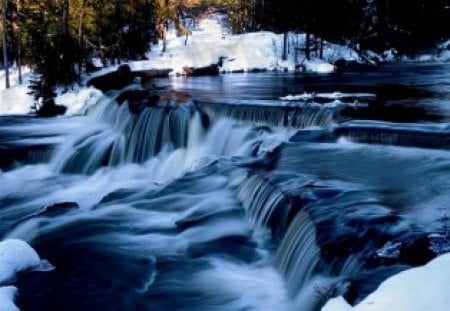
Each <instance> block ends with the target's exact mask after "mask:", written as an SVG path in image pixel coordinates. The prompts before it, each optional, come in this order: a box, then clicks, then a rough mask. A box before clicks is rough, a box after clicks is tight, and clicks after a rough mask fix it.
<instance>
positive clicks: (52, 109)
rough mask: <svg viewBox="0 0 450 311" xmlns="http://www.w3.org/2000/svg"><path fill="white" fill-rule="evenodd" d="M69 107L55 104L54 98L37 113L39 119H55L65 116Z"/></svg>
mask: <svg viewBox="0 0 450 311" xmlns="http://www.w3.org/2000/svg"><path fill="white" fill-rule="evenodd" d="M66 110H67V107H65V106H60V105H56V104H55V100H54V99H53V98H49V99H47V100H46V101H45V102H44V104H43V105H42V106H41V108H39V110H38V111H37V112H36V114H37V115H38V117H54V116H59V115H63V114H65V113H66Z"/></svg>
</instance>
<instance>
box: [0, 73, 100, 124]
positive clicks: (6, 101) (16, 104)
mask: <svg viewBox="0 0 450 311" xmlns="http://www.w3.org/2000/svg"><path fill="white" fill-rule="evenodd" d="M22 78H23V84H19V78H18V73H17V69H16V68H12V69H11V70H10V82H11V83H10V86H11V87H10V88H9V89H5V83H4V82H5V80H4V79H5V71H4V70H2V71H0V116H1V115H26V114H29V113H31V112H32V111H31V107H32V105H33V101H34V99H33V96H32V95H29V94H28V93H29V92H30V90H29V85H30V79H31V73H30V71H29V69H27V68H24V69H23V74H22ZM102 95H103V93H102V92H100V91H99V90H97V89H94V88H87V89H85V88H82V89H75V90H71V91H68V92H65V93H62V92H59V94H58V95H57V97H56V98H55V102H56V104H58V105H63V106H66V107H67V111H66V115H79V114H85V113H86V111H87V109H89V107H91V106H93V105H95V104H96V103H97V101H98V100H99V99H100V98H101V97H102Z"/></svg>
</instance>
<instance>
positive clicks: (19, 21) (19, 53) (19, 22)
mask: <svg viewBox="0 0 450 311" xmlns="http://www.w3.org/2000/svg"><path fill="white" fill-rule="evenodd" d="M21 9H22V0H18V1H17V31H18V33H17V69H18V74H19V84H22V18H21V15H20V14H22V12H21Z"/></svg>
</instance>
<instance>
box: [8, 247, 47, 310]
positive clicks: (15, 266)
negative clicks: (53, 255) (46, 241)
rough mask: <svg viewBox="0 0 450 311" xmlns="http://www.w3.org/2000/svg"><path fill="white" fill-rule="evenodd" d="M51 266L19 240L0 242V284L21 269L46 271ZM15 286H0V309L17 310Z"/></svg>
mask: <svg viewBox="0 0 450 311" xmlns="http://www.w3.org/2000/svg"><path fill="white" fill-rule="evenodd" d="M51 268H52V267H51V266H50V264H49V263H48V262H46V261H42V260H41V259H40V258H39V255H38V254H37V253H36V251H35V250H34V249H33V248H32V247H31V246H29V245H28V244H27V243H26V242H24V241H21V240H6V241H2V242H0V285H7V284H8V282H11V281H13V280H14V278H15V277H16V275H17V274H18V273H19V272H22V271H30V270H39V271H47V270H49V269H51ZM16 295H17V288H15V287H13V286H3V287H0V311H13V310H19V309H18V308H17V307H16V306H15V305H14V298H15V297H16Z"/></svg>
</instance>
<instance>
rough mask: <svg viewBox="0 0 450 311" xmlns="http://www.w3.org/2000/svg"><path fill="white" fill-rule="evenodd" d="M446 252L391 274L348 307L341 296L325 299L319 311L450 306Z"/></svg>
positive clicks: (443, 309)
mask: <svg viewBox="0 0 450 311" xmlns="http://www.w3.org/2000/svg"><path fill="white" fill-rule="evenodd" d="M449 267H450V254H446V255H442V256H440V257H438V258H436V259H435V260H433V261H431V262H430V263H428V264H427V265H425V266H423V267H419V268H413V269H409V270H406V271H403V272H401V273H399V274H397V275H394V276H392V277H391V278H389V279H387V280H386V281H385V282H383V283H382V284H381V285H380V287H379V288H378V289H377V290H376V291H375V292H373V293H372V294H370V295H369V296H368V297H367V298H366V299H364V300H363V301H362V302H361V303H360V304H358V305H356V306H355V307H351V306H350V305H349V304H348V303H347V302H346V301H345V300H344V298H342V297H338V298H334V299H331V300H330V301H328V303H327V304H326V305H325V307H323V308H322V311H380V310H395V311H423V310H433V311H447V310H449V308H450V295H449V293H450V282H449V280H450V268H449Z"/></svg>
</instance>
